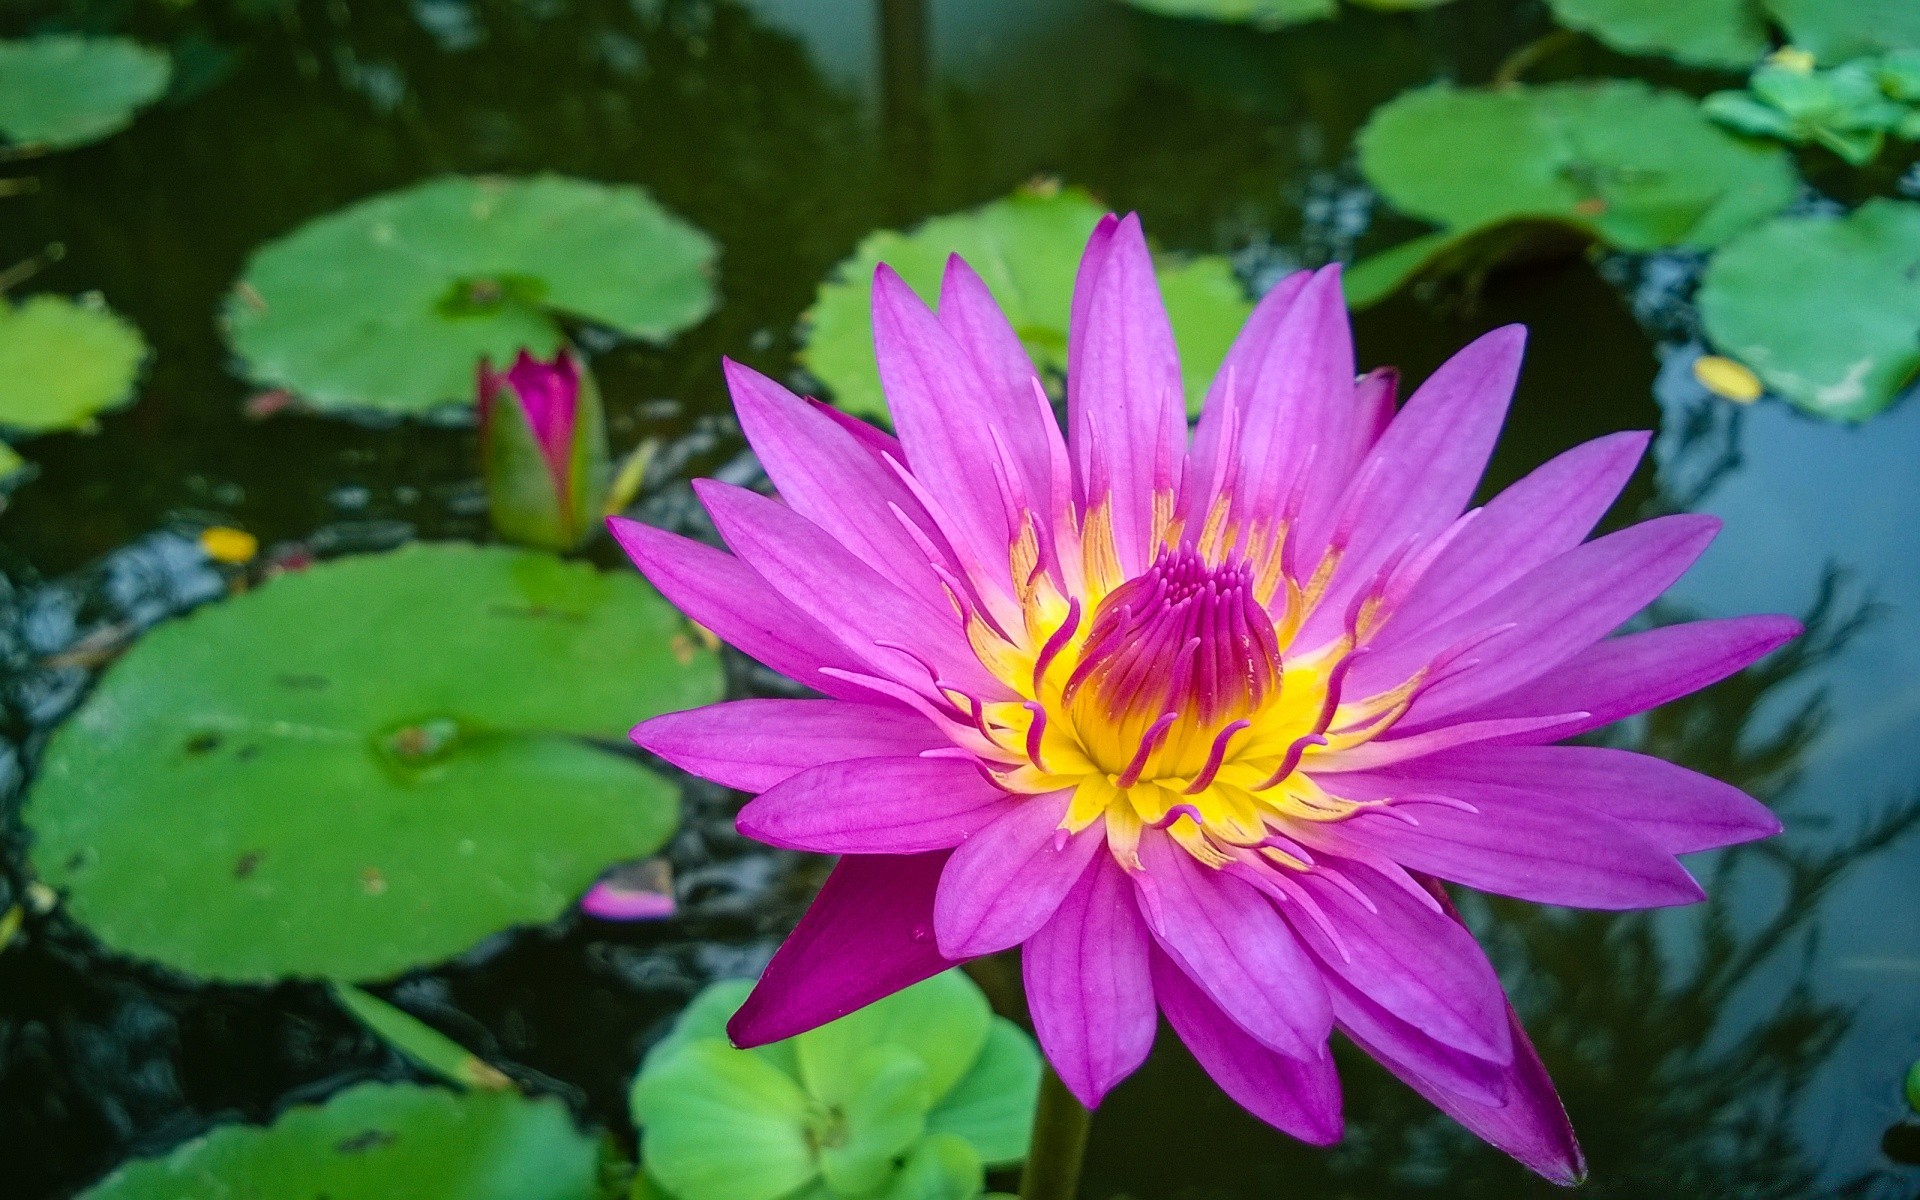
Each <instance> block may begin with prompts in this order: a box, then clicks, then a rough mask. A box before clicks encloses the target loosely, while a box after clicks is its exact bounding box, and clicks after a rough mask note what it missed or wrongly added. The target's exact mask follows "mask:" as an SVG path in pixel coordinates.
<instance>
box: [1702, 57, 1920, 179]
mask: <svg viewBox="0 0 1920 1200" xmlns="http://www.w3.org/2000/svg"><path fill="white" fill-rule="evenodd" d="M1915 101H1920V53H1916V52H1913V51H1905V52H1896V53H1893V54H1889V55H1887V56H1886V57H1885V58H1884V59H1875V58H1863V59H1855V60H1854V61H1852V62H1847V63H1842V64H1841V65H1840V66H1837V67H1833V68H1831V69H1829V70H1824V71H1822V70H1812V69H1803V68H1802V67H1800V66H1798V65H1795V64H1792V63H1787V62H1767V63H1763V64H1762V65H1761V66H1760V67H1759V68H1758V69H1757V70H1755V71H1754V73H1753V76H1752V78H1751V79H1749V80H1748V82H1747V88H1746V90H1745V91H1726V92H1715V93H1714V94H1713V95H1711V96H1708V97H1707V98H1706V100H1705V101H1703V105H1704V107H1705V109H1706V111H1707V114H1708V115H1709V116H1711V117H1713V119H1714V120H1716V121H1719V122H1720V123H1721V124H1723V125H1726V126H1728V127H1729V128H1732V129H1737V130H1739V131H1740V132H1741V133H1748V134H1753V135H1755V136H1757V137H1770V138H1776V139H1778V140H1780V141H1783V142H1793V143H1795V144H1797V145H1804V144H1806V143H1809V142H1812V143H1815V144H1817V145H1821V146H1825V147H1826V148H1827V149H1829V150H1831V151H1833V152H1834V153H1835V154H1837V155H1839V156H1840V157H1841V158H1842V159H1844V160H1845V161H1847V162H1849V163H1851V164H1853V165H1854V166H1856V167H1858V166H1865V165H1866V164H1867V163H1870V162H1872V161H1873V160H1874V159H1875V158H1877V157H1879V155H1880V149H1881V147H1882V146H1883V145H1885V142H1886V137H1887V135H1888V134H1893V135H1894V136H1896V137H1902V138H1909V139H1916V140H1920V104H1916V103H1915Z"/></svg>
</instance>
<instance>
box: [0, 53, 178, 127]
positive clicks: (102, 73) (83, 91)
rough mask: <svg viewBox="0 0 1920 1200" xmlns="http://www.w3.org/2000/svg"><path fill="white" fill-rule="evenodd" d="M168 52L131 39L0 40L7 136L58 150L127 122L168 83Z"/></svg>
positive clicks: (0, 121)
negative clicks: (150, 47)
mask: <svg viewBox="0 0 1920 1200" xmlns="http://www.w3.org/2000/svg"><path fill="white" fill-rule="evenodd" d="M172 74H173V63H172V60H171V59H169V58H168V57H167V55H166V53H165V52H164V51H161V50H151V49H148V48H147V47H145V46H142V45H140V44H139V43H138V42H131V41H128V40H127V39H126V38H84V37H71V36H67V35H64V34H49V35H46V36H43V37H35V38H27V39H25V40H22V41H0V140H4V141H8V142H14V143H17V144H20V145H25V146H43V147H47V148H49V149H58V148H62V147H67V146H80V145H85V144H86V143H88V142H94V141H98V140H100V139H101V138H103V137H106V136H107V135H108V134H112V133H117V132H119V131H120V130H122V129H124V128H126V126H127V124H128V123H129V122H131V121H132V120H133V114H134V113H135V112H137V111H139V110H140V109H142V108H144V107H146V106H147V105H149V104H151V103H153V102H154V101H155V100H157V99H159V97H160V93H162V92H164V91H166V90H167V81H168V80H169V79H170V78H171V77H172Z"/></svg>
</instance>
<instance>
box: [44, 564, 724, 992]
mask: <svg viewBox="0 0 1920 1200" xmlns="http://www.w3.org/2000/svg"><path fill="white" fill-rule="evenodd" d="M719 694H720V671H719V665H718V663H717V661H716V659H715V656H714V655H713V654H712V653H710V652H708V651H706V650H704V649H702V648H701V647H700V646H699V645H698V644H697V643H696V642H694V641H693V640H692V639H691V638H690V637H688V636H687V635H686V634H685V633H684V632H683V625H682V622H681V620H680V618H679V617H678V616H677V614H675V613H674V612H673V610H672V609H670V608H669V607H668V606H666V605H665V604H664V603H662V602H661V600H660V598H659V597H658V596H656V595H654V594H653V593H652V591H651V590H650V589H648V588H646V587H644V586H642V585H641V584H640V582H639V581H638V580H636V579H633V578H632V577H631V576H630V575H613V574H607V573H603V572H600V571H597V570H595V569H594V568H593V567H591V566H589V565H587V564H585V563H578V562H564V561H562V560H560V559H557V558H554V557H552V556H551V555H547V554H538V553H533V552H530V551H524V550H511V549H507V548H503V547H479V546H471V545H465V544H458V543H417V544H414V545H411V546H408V547H405V548H403V549H400V550H395V551H391V552H388V553H384V554H374V555H364V556H357V557H349V558H342V559H335V560H332V561H329V562H325V563H321V564H319V565H317V566H314V567H310V568H308V569H306V570H303V571H297V572H293V573H290V574H285V575H282V576H280V577H278V578H276V579H272V580H270V581H268V582H267V583H265V584H263V585H261V586H259V587H256V588H254V589H252V590H250V591H248V592H246V593H245V594H244V595H241V596H237V597H234V598H232V599H229V600H225V601H221V602H219V603H215V604H209V605H207V606H205V607H203V608H200V609H198V610H196V611H195V612H193V613H191V614H189V615H187V616H186V617H183V618H180V619H178V620H175V621H171V622H168V623H166V624H163V625H161V626H159V627H157V628H155V629H154V630H153V631H152V632H150V633H148V634H147V635H145V636H144V637H143V638H141V639H140V640H139V641H138V642H136V643H135V644H134V645H133V647H132V649H130V650H129V651H128V652H127V653H126V655H125V656H124V657H122V658H121V659H120V660H119V661H118V662H116V663H115V664H114V665H113V666H112V667H110V668H109V669H108V670H107V672H106V674H105V676H104V677H103V678H102V679H101V681H100V683H99V686H98V687H96V688H95V689H94V691H93V693H92V694H91V695H90V696H89V697H88V699H87V701H86V702H85V704H83V705H82V706H81V707H80V709H79V710H78V711H77V712H76V713H75V714H74V715H73V716H72V717H70V718H69V719H68V720H67V721H66V722H65V723H64V724H62V725H61V726H60V727H59V728H58V729H57V730H56V731H55V733H54V735H53V738H52V740H51V741H50V743H49V744H48V747H47V750H46V754H45V756H44V758H43V760H42V763H41V766H40V770H39V773H38V775H37V777H36V778H35V780H34V784H33V788H32V791H31V793H30V795H29V797H28V800H27V805H26V818H25V819H26V823H27V826H28V827H29V829H31V830H32V833H33V840H32V850H31V853H32V856H33V863H34V867H35V869H36V870H37V872H38V873H39V875H40V877H41V878H42V879H44V880H45V881H46V882H47V883H48V884H49V885H51V886H52V887H54V888H56V889H59V890H60V891H61V892H63V893H64V894H65V899H66V905H67V908H68V910H69V911H70V912H71V913H72V915H73V916H74V918H75V919H77V920H78V921H79V922H81V923H82V924H83V925H85V926H86V927H88V928H89V929H90V930H92V932H93V933H94V934H95V935H96V936H97V937H99V938H100V939H101V940H102V941H103V942H104V943H106V945H107V946H108V947H110V948H111V949H113V950H116V951H119V952H121V953H125V954H133V955H138V956H141V957H144V958H149V959H154V960H157V961H159V962H161V963H164V964H166V965H168V966H171V967H174V968H176V969H179V970H184V971H188V972H192V973H195V974H198V975H203V976H208V977H212V978H216V979H225V980H244V981H266V980H273V979H277V978H282V977H285V976H318V977H322V978H331V979H339V980H348V981H352V980H373V979H383V978H387V977H389V976H392V975H394V974H396V973H398V972H400V971H403V970H406V969H407V968H410V967H414V966H418V965H421V964H423V963H430V962H436V961H439V960H441V959H444V958H447V957H450V956H452V955H455V954H459V953H461V952H463V951H465V950H468V949H469V948H471V947H472V946H474V945H475V944H476V943H478V942H480V941H481V940H482V939H484V938H487V937H489V936H490V935H492V934H495V933H497V932H499V931H501V930H503V929H507V928H509V927H511V926H514V925H519V924H524V923H534V922H542V921H549V920H552V919H553V918H554V917H556V916H558V915H559V914H560V913H561V912H563V911H564V910H565V909H566V908H567V907H568V906H569V905H570V904H571V903H572V902H573V901H574V899H575V898H576V897H578V896H579V895H580V893H581V892H583V891H584V890H586V888H587V887H588V886H589V885H590V884H592V883H593V881H594V879H595V878H596V877H597V876H598V875H599V874H600V873H601V872H602V871H603V870H605V869H606V868H607V867H608V866H610V865H611V864H613V863H616V862H620V861H623V860H626V859H630V858H637V857H640V856H643V855H646V854H649V853H651V852H653V851H654V850H655V849H657V848H658V847H659V846H660V845H661V843H662V842H664V841H665V840H666V838H667V836H668V835H669V834H670V833H671V832H672V831H673V829H674V826H675V824H676V820H677V816H678V795H677V790H676V789H675V788H674V787H673V786H672V785H671V784H669V783H668V782H667V781H665V780H663V779H661V778H660V777H659V776H657V775H655V774H654V773H652V772H650V771H648V770H647V769H646V768H645V767H643V766H641V765H640V763H639V762H638V761H637V760H636V759H635V758H634V757H632V756H630V755H627V754H623V753H620V752H619V751H618V749H617V747H618V746H619V744H620V739H621V735H622V733H623V732H624V731H625V729H626V726H627V724H628V721H629V720H630V718H631V716H632V712H633V707H634V705H635V703H636V702H637V703H639V704H640V705H642V706H643V707H650V708H652V709H653V710H654V711H656V712H664V711H667V710H670V709H674V708H679V707H683V706H685V705H687V704H690V703H704V702H707V701H711V700H713V699H716V698H717V697H718V696H719ZM156 830H191V831H192V834H191V836H186V835H182V836H166V837H156V836H155V831H156Z"/></svg>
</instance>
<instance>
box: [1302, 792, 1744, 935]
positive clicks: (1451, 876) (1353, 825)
mask: <svg viewBox="0 0 1920 1200" xmlns="http://www.w3.org/2000/svg"><path fill="white" fill-rule="evenodd" d="M1316 780H1317V781H1318V782H1319V783H1320V784H1322V785H1323V786H1325V787H1326V788H1327V789H1328V790H1329V791H1330V792H1333V793H1334V794H1336V795H1340V796H1348V797H1353V798H1356V799H1367V798H1373V797H1379V796H1400V797H1404V798H1405V799H1403V800H1401V801H1399V802H1397V803H1395V804H1394V806H1393V808H1392V810H1391V811H1389V812H1380V811H1366V812H1361V813H1359V814H1358V815H1356V816H1353V817H1351V818H1349V819H1347V820H1345V821H1342V822H1339V823H1338V824H1337V825H1316V826H1311V827H1309V826H1308V823H1306V822H1296V823H1295V824H1294V832H1295V833H1296V836H1298V837H1300V838H1301V840H1303V841H1305V842H1307V844H1308V845H1309V846H1315V847H1322V846H1323V847H1325V848H1326V849H1328V850H1331V851H1333V852H1334V853H1336V854H1338V853H1339V852H1340V847H1341V846H1342V845H1345V844H1349V843H1356V844H1359V845H1362V846H1366V847H1369V848H1371V849H1374V850H1377V851H1381V852H1384V853H1385V854H1386V855H1387V856H1388V857H1389V858H1391V859H1393V860H1394V861H1395V862H1397V863H1400V864H1401V865H1403V866H1405V867H1408V868H1410V869H1411V870H1415V871H1424V872H1426V873H1427V874H1430V875H1437V876H1439V877H1440V878H1442V879H1447V880H1451V881H1452V882H1454V883H1459V884H1464V885H1466V886H1467V887H1470V888H1476V889H1478V890H1480V891H1483V892H1493V893H1496V894H1498V895H1502V896H1513V897H1516V898H1517V899H1521V900H1532V901H1534V902H1536V903H1539V904H1563V905H1567V906H1569V907H1572V908H1599V909H1626V908H1657V907H1662V906H1665V905H1670V904H1692V903H1695V902H1696V901H1699V900H1702V899H1704V898H1705V896H1706V893H1704V892H1703V891H1701V890H1700V885H1699V884H1698V883H1696V882H1694V879H1693V876H1691V875H1689V874H1687V871H1686V868H1685V867H1682V866H1681V865H1680V864H1679V863H1678V862H1677V861H1675V859H1674V857H1673V856H1672V855H1671V854H1668V853H1667V852H1666V851H1665V850H1662V849H1661V848H1660V847H1659V846H1657V845H1655V844H1654V843H1653V842H1652V841H1650V840H1648V839H1647V838H1646V837H1644V836H1643V835H1641V834H1639V833H1637V832H1635V831H1634V830H1633V829H1632V828H1631V827H1629V826H1628V825H1626V824H1625V823H1623V822H1621V821H1616V820H1614V819H1613V818H1612V817H1609V816H1606V815H1604V814H1602V813H1599V812H1595V811H1594V810H1592V809H1589V808H1584V807H1582V806H1580V805H1578V804H1575V803H1573V802H1572V801H1570V800H1562V799H1559V798H1558V797H1555V796H1550V795H1546V794H1544V793H1538V792H1536V793H1533V794H1530V795H1526V796H1522V797H1516V796H1509V795H1504V794H1499V793H1494V792H1477V793H1476V794H1475V795H1474V796H1473V797H1472V799H1471V800H1470V801H1469V803H1471V804H1472V806H1473V807H1474V808H1475V809H1476V810H1477V811H1474V812H1468V811H1464V810H1463V809H1461V808H1458V807H1455V806H1454V805H1453V804H1450V803H1438V802H1436V803H1419V802H1417V801H1418V793H1415V792H1411V791H1410V790H1409V788H1408V785H1407V783H1406V781H1404V780H1401V779H1394V778H1389V777H1381V776H1335V775H1321V776H1316ZM1449 799H1453V800H1455V802H1457V801H1458V799H1463V798H1449ZM1414 822H1418V823H1417V824H1415V823H1414Z"/></svg>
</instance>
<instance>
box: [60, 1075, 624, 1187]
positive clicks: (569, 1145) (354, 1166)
mask: <svg viewBox="0 0 1920 1200" xmlns="http://www.w3.org/2000/svg"><path fill="white" fill-rule="evenodd" d="M598 1170H599V1147H598V1145H597V1144H596V1143H595V1142H594V1140H593V1139H591V1138H589V1137H587V1136H585V1135H584V1134H582V1133H581V1132H580V1131H579V1130H578V1129H575V1128H574V1125H573V1120H572V1118H571V1117H570V1116H569V1115H568V1113H567V1110H566V1108H565V1106H563V1105H562V1104H561V1103H560V1102H559V1101H558V1100H554V1099H552V1098H544V1099H539V1100H529V1099H527V1098H526V1097H524V1096H520V1095H518V1094H516V1093H513V1092H466V1093H459V1092H450V1091H446V1090H444V1089H440V1088H429V1087H414V1086H411V1085H405V1084H381V1083H365V1084H361V1085H359V1086H357V1087H352V1088H348V1089H347V1090H346V1091H343V1092H340V1093H338V1094H336V1095H334V1096H333V1097H332V1098H331V1099H329V1100H328V1101H327V1102H326V1103H325V1104H320V1105H301V1106H299V1107H296V1108H290V1109H288V1110H287V1111H286V1112H284V1113H282V1114H281V1115H280V1117H279V1119H278V1120H276V1121H275V1122H274V1123H273V1124H272V1125H269V1126H265V1127H261V1126H257V1125H226V1126H222V1127H221V1128H218V1129H216V1130H214V1131H213V1132H212V1133H210V1134H208V1135H207V1136H206V1137H203V1138H201V1139H199V1140H197V1141H192V1142H188V1143H187V1144H186V1145H184V1146H181V1147H180V1148H179V1149H177V1150H175V1151H174V1152H173V1153H171V1154H169V1155H166V1156H165V1157H163V1158H153V1159H144V1160H140V1161H136V1162H132V1163H129V1164H127V1165H126V1166H123V1167H121V1168H120V1169H119V1170H117V1171H115V1172H114V1173H113V1174H112V1175H109V1176H107V1178H106V1179H105V1180H103V1181H102V1182H101V1183H100V1184H98V1185H97V1186H95V1187H93V1188H92V1189H90V1190H89V1191H87V1192H86V1193H85V1194H84V1196H83V1197H82V1200H182V1198H184V1197H192V1198H193V1200H254V1198H256V1197H260V1198H264V1197H287V1198H291V1197H296V1196H298V1197H309V1196H311V1197H320V1196H324V1197H326V1198H327V1200H391V1198H393V1197H400V1196H404V1197H406V1198H407V1200H593V1198H594V1197H595V1196H596V1195H598V1192H597V1190H596V1189H597V1178H598Z"/></svg>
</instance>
